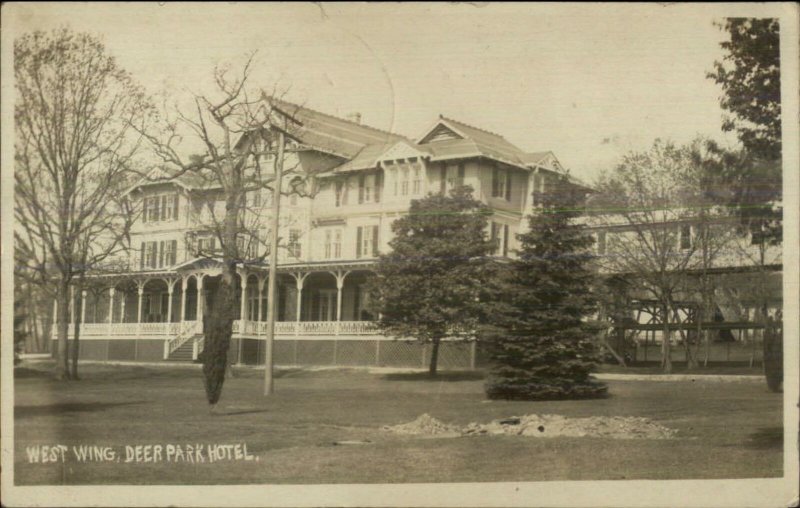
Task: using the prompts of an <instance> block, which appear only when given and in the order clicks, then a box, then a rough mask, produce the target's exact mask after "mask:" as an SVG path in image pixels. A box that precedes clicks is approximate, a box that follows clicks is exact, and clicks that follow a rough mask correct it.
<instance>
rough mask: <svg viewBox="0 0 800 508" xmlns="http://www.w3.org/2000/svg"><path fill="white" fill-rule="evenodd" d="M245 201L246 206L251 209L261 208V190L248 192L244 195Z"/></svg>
mask: <svg viewBox="0 0 800 508" xmlns="http://www.w3.org/2000/svg"><path fill="white" fill-rule="evenodd" d="M245 201H246V203H247V206H249V207H251V208H261V190H260V189H257V190H253V191H249V192H248V193H247V194H246V197H245Z"/></svg>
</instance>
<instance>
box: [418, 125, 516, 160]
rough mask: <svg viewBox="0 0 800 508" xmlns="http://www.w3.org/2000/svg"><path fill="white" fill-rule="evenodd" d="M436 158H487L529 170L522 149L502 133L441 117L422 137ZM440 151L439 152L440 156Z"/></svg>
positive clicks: (420, 139) (420, 138)
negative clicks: (523, 158)
mask: <svg viewBox="0 0 800 508" xmlns="http://www.w3.org/2000/svg"><path fill="white" fill-rule="evenodd" d="M418 143H419V144H420V145H424V146H426V147H429V148H430V149H431V151H433V152H434V153H435V155H434V158H435V159H438V158H450V157H475V156H484V157H488V158H491V159H495V160H498V161H501V162H505V163H507V164H511V165H513V166H519V167H526V165H525V163H524V161H523V160H522V156H523V155H525V152H523V151H522V150H521V149H519V148H518V147H516V146H514V145H513V144H511V143H510V142H509V141H508V140H506V139H505V138H504V137H503V136H501V135H500V134H496V133H494V132H490V131H487V130H484V129H480V128H478V127H475V126H472V125H469V124H466V123H464V122H460V121H458V120H454V119H452V118H447V117H445V116H442V115H439V120H438V121H437V122H436V123H435V124H434V126H433V127H432V128H430V129H428V130H427V131H426V132H425V133H424V134H423V135H422V136H420V137H419V141H418ZM437 152H438V153H437Z"/></svg>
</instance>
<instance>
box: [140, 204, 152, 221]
mask: <svg viewBox="0 0 800 508" xmlns="http://www.w3.org/2000/svg"><path fill="white" fill-rule="evenodd" d="M149 204H150V198H144V199H142V222H147V205H149Z"/></svg>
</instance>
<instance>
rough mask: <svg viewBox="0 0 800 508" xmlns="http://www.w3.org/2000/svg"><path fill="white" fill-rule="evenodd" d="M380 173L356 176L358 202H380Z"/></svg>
mask: <svg viewBox="0 0 800 508" xmlns="http://www.w3.org/2000/svg"><path fill="white" fill-rule="evenodd" d="M381 180H382V178H381V173H377V174H372V175H359V177H358V202H359V203H378V202H380V186H381Z"/></svg>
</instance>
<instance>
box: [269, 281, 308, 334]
mask: <svg viewBox="0 0 800 508" xmlns="http://www.w3.org/2000/svg"><path fill="white" fill-rule="evenodd" d="M306 277H308V274H307V273H305V274H301V273H295V274H294V279H295V282H296V283H297V316H296V320H295V329H294V334H295V335H300V316H301V312H300V311H301V306H302V305H303V282H305V280H306ZM268 305H269V303H268Z"/></svg>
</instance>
